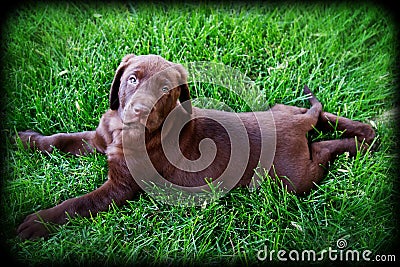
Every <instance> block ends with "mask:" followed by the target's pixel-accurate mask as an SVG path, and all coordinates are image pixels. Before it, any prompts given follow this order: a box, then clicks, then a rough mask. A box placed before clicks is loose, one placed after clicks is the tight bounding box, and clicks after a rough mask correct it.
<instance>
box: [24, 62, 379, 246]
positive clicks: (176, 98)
mask: <svg viewBox="0 0 400 267" xmlns="http://www.w3.org/2000/svg"><path fill="white" fill-rule="evenodd" d="M167 68H172V69H171V71H169V72H165V74H164V73H162V75H158V76H155V74H156V73H159V72H160V71H161V72H162V71H164V70H165V69H167ZM133 73H135V75H136V76H135V77H132V76H131V75H132V74H133ZM186 75H187V74H186V71H185V70H184V68H183V67H182V66H181V65H178V64H174V63H172V62H169V61H166V60H164V59H163V58H161V57H159V56H154V55H148V56H134V55H127V56H125V57H124V59H123V60H122V62H121V64H120V66H119V67H118V69H117V71H116V74H115V77H114V80H113V83H112V86H111V92H110V110H108V111H107V112H106V113H105V114H104V115H103V116H102V118H101V120H100V123H99V126H98V127H97V129H96V130H95V131H87V132H81V133H73V134H66V133H59V134H54V135H51V136H43V135H41V134H39V133H36V132H33V131H25V132H19V137H20V139H21V141H22V143H23V144H24V145H25V146H26V147H29V148H36V149H38V150H40V151H43V152H47V153H51V152H52V150H53V147H56V148H58V149H59V150H61V151H64V152H67V153H71V154H73V155H79V154H87V153H92V152H93V151H94V150H96V151H97V152H100V153H105V154H106V155H107V158H108V168H109V172H108V180H107V181H106V182H105V183H104V184H103V185H102V186H101V187H99V188H98V189H96V190H95V191H93V192H91V193H88V194H86V195H84V196H81V197H78V198H72V199H68V200H66V201H64V202H62V203H61V204H59V205H57V206H55V207H53V208H50V209H46V210H41V211H38V212H36V213H34V214H31V215H29V216H27V217H26V219H25V221H24V222H23V223H22V224H21V225H20V226H19V228H18V230H17V231H18V235H19V236H20V237H21V238H23V239H35V238H38V237H43V236H47V235H48V234H49V230H48V229H47V228H46V227H45V224H42V223H41V221H44V222H49V223H55V224H63V223H65V222H66V220H67V218H68V216H71V217H74V216H76V215H80V216H90V214H92V215H95V214H96V213H97V212H99V211H104V210H107V209H108V207H109V205H110V204H111V203H112V202H114V203H115V204H117V205H122V204H124V203H125V202H126V200H129V199H132V198H133V197H134V196H135V195H136V194H137V193H138V192H140V191H142V190H141V188H140V187H139V186H138V185H137V183H136V182H135V180H134V179H133V178H132V176H131V172H130V171H129V169H128V167H127V163H126V161H125V158H124V152H125V154H126V155H127V156H128V157H129V159H132V160H133V162H134V163H135V164H138V166H140V164H141V157H142V155H141V154H140V152H137V151H135V148H134V147H132V149H129V148H128V149H126V150H125V151H124V148H123V143H122V132H123V129H128V130H127V131H128V133H130V134H128V135H127V136H128V137H127V138H132V142H136V141H137V140H140V139H143V138H144V139H143V140H144V141H145V144H146V149H147V153H148V155H149V157H150V160H151V162H152V163H153V165H154V167H155V169H156V170H157V171H158V173H160V174H161V175H162V176H163V177H165V178H166V179H167V180H169V181H170V182H172V183H175V184H177V185H182V186H199V185H204V184H205V180H204V178H205V177H208V178H210V177H211V178H217V177H219V176H220V175H221V173H222V172H223V171H224V169H225V168H226V166H227V165H228V162H229V159H230V157H231V156H232V155H231V154H230V153H231V149H230V148H231V144H230V141H229V137H228V134H227V133H226V130H225V129H224V127H222V126H221V125H220V124H218V123H216V122H215V121H213V120H211V119H207V116H208V115H213V116H220V117H221V118H223V119H224V120H226V121H228V122H229V121H232V122H233V121H234V118H233V116H237V115H236V114H234V113H228V112H222V111H216V110H203V109H198V108H194V107H192V106H191V104H190V101H189V100H190V94H189V89H188V86H187V82H186ZM135 78H136V79H135ZM166 84H167V85H168V92H163V93H161V91H160V88H161V87H162V86H164V85H166ZM305 93H307V94H311V92H310V91H309V89H308V88H307V87H305ZM158 99H159V100H158ZM310 102H311V104H312V106H311V108H310V109H306V108H299V107H294V106H286V105H275V106H274V107H273V108H272V109H270V112H272V115H273V118H274V121H275V127H276V151H275V157H274V159H273V166H274V168H271V170H270V172H269V174H270V175H271V176H272V177H279V178H282V177H287V178H288V179H286V178H285V179H282V181H283V184H284V185H285V186H286V187H287V188H288V190H289V191H293V192H295V193H297V194H304V193H307V192H309V191H310V190H311V188H312V187H313V185H314V183H318V182H319V181H320V180H321V179H322V177H323V174H324V170H325V168H326V167H327V166H328V162H330V161H332V160H333V159H334V158H335V157H336V156H337V155H339V154H342V153H344V152H346V151H348V152H349V153H350V154H351V155H354V154H355V153H356V151H357V147H356V142H357V141H358V143H362V142H364V144H365V145H368V144H371V142H372V141H373V139H374V137H375V133H374V130H373V129H372V128H371V127H370V126H369V125H367V124H363V123H360V122H356V121H352V120H350V119H347V118H343V117H337V116H336V115H333V114H330V113H327V112H323V111H322V106H321V104H320V103H319V102H318V100H317V99H316V98H315V97H314V96H313V95H312V94H311V98H310ZM180 105H182V106H183V109H182V110H181V113H182V116H191V117H193V116H194V115H199V114H200V115H201V114H203V115H204V117H202V118H196V119H193V120H191V121H190V122H189V123H188V124H186V125H185V127H184V128H183V130H182V131H181V133H180V135H179V147H180V149H181V151H182V153H183V155H184V156H185V157H186V158H187V159H189V160H196V159H197V158H199V157H200V156H201V153H200V150H199V144H200V141H201V140H203V139H204V138H210V139H212V140H213V141H214V143H215V145H216V148H217V156H216V157H215V159H214V160H213V162H212V163H211V165H210V166H209V167H207V168H206V169H204V170H201V171H198V172H188V171H183V170H180V169H179V168H176V167H174V166H173V165H172V164H171V163H170V162H169V161H168V160H167V159H166V156H165V154H164V152H163V150H162V149H161V148H160V145H161V129H162V127H163V122H164V120H165V118H166V116H167V115H168V114H169V113H170V112H171V111H172V110H173V109H174V108H176V107H177V106H180ZM153 106H154V108H152V107H153ZM265 114H267V112H266V113H265ZM269 114H271V113H269ZM256 115H257V118H259V117H261V118H263V116H264V113H262V112H261V113H239V114H238V116H239V118H240V120H241V121H242V122H243V123H244V126H245V129H246V131H247V135H248V136H249V146H250V156H249V158H248V163H247V165H246V166H245V171H244V174H243V176H242V177H240V181H239V182H238V183H237V185H236V186H243V185H248V184H249V183H250V181H251V178H252V176H253V174H254V169H255V168H256V167H257V163H258V160H259V158H260V155H261V153H262V152H261V148H260V144H261V141H262V140H261V138H262V136H261V132H260V130H259V129H260V127H259V126H261V127H264V128H263V129H267V130H268V129H273V127H272V126H273V125H272V121H270V120H267V119H266V120H265V121H263V120H261V123H260V121H257V119H256ZM144 116H148V119H147V122H145V121H144V120H143V117H144ZM265 116H266V115H265ZM259 124H262V125H259ZM331 125H337V127H336V129H337V130H341V131H345V133H344V137H345V138H344V139H340V140H329V141H322V142H314V143H311V144H310V143H309V142H308V140H307V138H306V134H307V133H308V132H309V131H310V130H312V128H313V127H314V126H315V127H316V128H318V129H320V130H324V131H331V130H333V129H332V126H331ZM144 126H145V128H143V127H144ZM124 127H127V128H124ZM137 127H139V128H140V127H142V129H145V133H146V134H145V136H143V135H141V136H140V135H137V133H139V132H140V131H137ZM232 127H236V126H235V125H233V126H232ZM129 131H131V132H129ZM354 137H357V138H356V139H357V141H356V139H355V138H354ZM138 153H139V154H138ZM289 180H290V182H288V181H289Z"/></svg>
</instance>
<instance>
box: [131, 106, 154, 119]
mask: <svg viewBox="0 0 400 267" xmlns="http://www.w3.org/2000/svg"><path fill="white" fill-rule="evenodd" d="M133 113H134V114H135V115H136V116H146V115H149V113H150V109H149V108H148V107H146V106H145V105H142V104H136V105H134V106H133Z"/></svg>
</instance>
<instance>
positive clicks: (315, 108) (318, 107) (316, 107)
mask: <svg viewBox="0 0 400 267" xmlns="http://www.w3.org/2000/svg"><path fill="white" fill-rule="evenodd" d="M304 93H305V94H306V95H310V97H309V98H308V100H309V101H310V103H311V108H310V109H309V110H308V111H307V113H306V114H308V115H309V116H310V118H311V119H312V122H311V125H316V124H317V121H318V117H319V115H320V114H321V112H322V104H321V102H319V101H318V99H317V98H316V97H315V96H314V95H313V93H312V92H311V90H310V88H308V86H307V85H305V86H304Z"/></svg>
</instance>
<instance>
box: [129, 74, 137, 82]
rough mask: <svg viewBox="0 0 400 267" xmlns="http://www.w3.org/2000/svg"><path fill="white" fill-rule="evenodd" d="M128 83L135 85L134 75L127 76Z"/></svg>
mask: <svg viewBox="0 0 400 267" xmlns="http://www.w3.org/2000/svg"><path fill="white" fill-rule="evenodd" d="M128 83H130V84H137V78H136V76H135V75H131V76H129V78H128Z"/></svg>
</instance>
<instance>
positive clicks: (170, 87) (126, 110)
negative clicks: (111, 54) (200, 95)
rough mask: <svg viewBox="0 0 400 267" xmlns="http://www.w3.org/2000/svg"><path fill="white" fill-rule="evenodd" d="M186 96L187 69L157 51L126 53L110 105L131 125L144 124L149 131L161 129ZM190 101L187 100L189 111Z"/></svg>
mask: <svg viewBox="0 0 400 267" xmlns="http://www.w3.org/2000/svg"><path fill="white" fill-rule="evenodd" d="M179 100H180V101H179ZM187 100H189V91H188V87H187V74H186V71H185V69H184V68H183V67H182V66H181V65H179V64H174V63H172V62H169V61H167V60H165V59H163V58H162V57H160V56H155V55H146V56H134V55H127V56H125V57H124V59H123V60H122V62H121V64H120V66H119V67H118V69H117V72H116V74H115V77H114V81H113V84H112V86H111V93H110V107H111V109H113V110H118V113H119V115H120V117H121V119H122V121H123V123H124V124H125V125H126V126H129V127H132V128H143V126H144V127H146V129H147V130H148V131H149V132H153V131H154V130H156V129H158V128H159V127H160V126H161V125H162V123H163V121H164V120H165V118H166V117H167V116H168V114H169V113H170V112H171V111H172V110H173V109H174V108H175V107H176V106H177V105H180V102H184V101H187ZM188 102H189V101H188ZM189 105H190V103H185V109H186V111H187V112H189V113H190V112H191V106H189Z"/></svg>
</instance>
